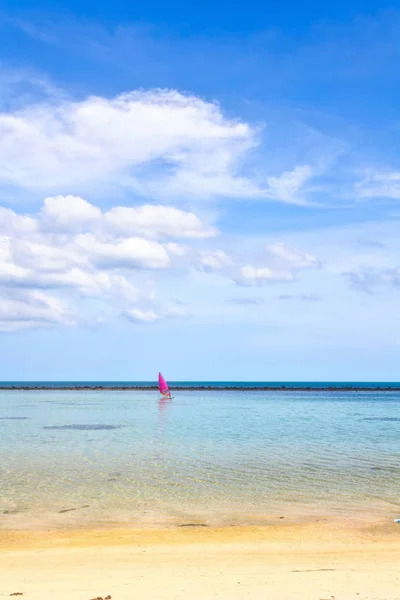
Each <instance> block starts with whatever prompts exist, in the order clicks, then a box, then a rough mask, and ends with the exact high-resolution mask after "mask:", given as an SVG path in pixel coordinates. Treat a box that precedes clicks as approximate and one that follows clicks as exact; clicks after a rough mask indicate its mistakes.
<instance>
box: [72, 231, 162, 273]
mask: <svg viewBox="0 0 400 600" xmlns="http://www.w3.org/2000/svg"><path fill="white" fill-rule="evenodd" d="M73 243H74V244H75V245H76V246H77V247H78V248H79V249H81V250H82V251H83V253H84V255H86V256H87V257H88V258H89V260H90V261H91V263H92V264H93V265H94V266H96V267H102V268H118V267H122V268H127V269H141V268H142V269H166V268H167V267H169V266H170V264H171V261H170V258H169V256H168V253H167V251H166V250H165V248H164V247H163V246H162V245H161V244H159V243H158V242H154V241H150V240H146V239H143V238H133V237H131V238H125V239H123V240H118V239H117V240H115V239H112V240H110V241H102V240H99V239H98V238H96V237H95V236H94V235H93V234H91V233H85V234H81V235H78V236H77V237H76V238H75V239H74V240H73Z"/></svg>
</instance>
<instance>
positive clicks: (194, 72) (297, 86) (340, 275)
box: [0, 0, 400, 381]
mask: <svg viewBox="0 0 400 600" xmlns="http://www.w3.org/2000/svg"><path fill="white" fill-rule="evenodd" d="M0 39H1V44H0V380H3V381H22V380H34V381H40V380H42V381H43V380H50V381H51V380H75V381H77V380H86V381H87V380H102V381H116V380H123V381H133V380H153V379H155V378H156V375H157V373H158V371H159V370H161V371H162V372H163V373H164V375H165V376H166V378H167V379H170V380H195V381H199V380H211V381H212V380H214V381H216V380H219V381H225V380H236V381H248V380H249V381H251V380H257V381H398V380H399V379H400V377H399V374H398V373H399V372H398V364H399V362H400V345H399V340H400V316H399V310H398V304H399V299H400V236H399V222H400V206H399V203H400V158H399V152H398V149H399V147H400V113H399V106H400V70H399V67H398V65H399V64H400V60H399V59H400V5H399V4H398V3H395V4H390V5H389V4H388V5H385V4H383V3H382V2H379V3H378V2H376V1H371V2H368V1H365V0H364V1H363V2H360V1H359V0H356V1H355V2H352V3H348V2H344V1H342V0H340V1H335V2H333V1H331V0H329V1H328V2H326V3H321V2H316V1H308V2H302V3H298V2H284V3H266V2H263V3H262V2H256V1H253V0H250V1H249V2H240V3H239V2H233V3H232V2H229V3H228V2H225V1H222V0H219V1H218V0H217V1H216V2H213V3H211V2H209V1H202V2H192V3H188V2H183V0H172V1H170V2H168V3H165V2H158V1H154V0H151V1H149V2H146V3H132V2H121V1H119V0H116V1H114V2H111V1H110V0H103V1H100V2H94V1H93V2H91V1H86V2H81V1H80V2H78V1H77V0H76V1H73V0H60V1H58V2H54V1H51V2H50V1H47V2H45V1H40V0H39V1H38V2H35V3H33V2H31V1H28V0H25V1H18V2H15V1H13V2H11V1H10V0H5V1H3V2H2V3H1V4H0Z"/></svg>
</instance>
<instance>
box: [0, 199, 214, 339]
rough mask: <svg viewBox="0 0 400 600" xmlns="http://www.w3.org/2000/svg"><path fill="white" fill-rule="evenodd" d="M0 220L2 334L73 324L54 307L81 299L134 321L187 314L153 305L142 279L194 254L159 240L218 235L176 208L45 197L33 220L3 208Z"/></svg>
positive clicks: (150, 290)
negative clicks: (23, 328) (105, 206)
mask: <svg viewBox="0 0 400 600" xmlns="http://www.w3.org/2000/svg"><path fill="white" fill-rule="evenodd" d="M124 211H127V213H126V214H123V213H124ZM110 216H111V218H110ZM165 216H166V217H167V219H166V221H165V222H164V227H162V222H163V218H164V217H165ZM0 217H2V218H1V220H0V304H1V306H2V311H3V312H2V322H3V326H2V329H5V326H4V323H5V322H6V321H8V325H7V329H12V328H20V327H21V323H23V324H24V326H26V327H28V326H41V325H43V324H46V325H47V324H53V325H57V324H63V323H64V324H72V323H74V322H75V321H74V320H73V319H71V318H70V315H69V313H68V312H66V311H64V312H63V311H61V309H57V307H61V306H64V305H65V306H67V305H68V302H75V301H77V303H78V304H79V303H80V302H81V301H83V300H84V299H85V298H86V299H88V300H90V299H92V301H94V300H95V299H96V302H97V303H100V304H102V305H106V308H105V310H106V312H107V311H108V312H110V311H111V313H114V314H115V315H117V314H119V313H120V312H124V311H125V314H126V316H127V318H129V319H130V320H131V321H135V322H151V321H153V320H158V319H161V318H167V317H173V316H174V317H178V316H184V315H183V311H182V309H177V308H176V307H175V306H172V307H168V306H166V307H161V308H157V306H156V293H155V288H154V284H153V283H152V282H149V281H144V280H143V277H139V275H140V273H145V272H154V271H158V270H166V269H168V268H170V267H171V266H172V264H173V261H174V260H177V259H178V258H184V257H185V256H186V255H187V266H188V264H189V262H190V261H191V260H194V257H195V256H197V254H196V253H198V252H199V251H196V250H194V249H191V248H189V247H187V246H184V245H182V244H179V243H177V242H174V241H158V239H156V238H158V237H160V238H165V237H167V238H168V237H170V238H171V237H172V238H174V237H185V238H187V239H189V238H191V237H194V238H196V239H199V238H206V237H208V236H209V235H214V234H215V233H216V230H215V228H206V227H205V226H203V224H202V222H201V221H200V220H199V219H198V217H197V216H196V215H194V214H193V213H187V212H184V211H181V210H178V209H173V208H169V207H164V206H147V205H145V206H139V207H136V208H132V209H130V208H125V207H113V208H111V209H110V210H109V211H106V212H103V211H101V210H100V209H99V208H97V207H96V206H94V205H93V204H91V203H89V202H87V201H86V200H85V199H83V198H81V197H77V196H56V197H48V198H46V199H45V201H44V204H43V206H42V208H41V209H40V210H39V212H38V213H37V214H36V215H20V214H17V213H16V212H14V211H12V210H10V209H4V208H0ZM133 233H135V234H136V235H133ZM199 256H202V255H201V254H199ZM50 290H52V291H53V292H56V293H57V294H58V298H54V297H53V296H50V295H48V292H49V291H50ZM46 298H47V299H48V301H47V300H46ZM56 301H57V302H58V304H56V303H55V302H56ZM46 302H47V304H46ZM30 306H31V308H29V307H30ZM81 308H82V307H81ZM56 309H57V310H56ZM100 312H101V311H100ZM24 315H25V317H26V318H25V317H24ZM35 315H37V318H36V317H35Z"/></svg>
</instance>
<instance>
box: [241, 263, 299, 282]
mask: <svg viewBox="0 0 400 600" xmlns="http://www.w3.org/2000/svg"><path fill="white" fill-rule="evenodd" d="M293 279H294V275H293V273H291V272H290V271H276V270H274V269H271V268H269V267H255V266H253V265H245V266H244V267H241V269H240V270H239V274H238V275H237V276H236V277H235V281H236V283H238V284H239V285H245V286H252V285H263V284H265V283H276V282H279V281H293Z"/></svg>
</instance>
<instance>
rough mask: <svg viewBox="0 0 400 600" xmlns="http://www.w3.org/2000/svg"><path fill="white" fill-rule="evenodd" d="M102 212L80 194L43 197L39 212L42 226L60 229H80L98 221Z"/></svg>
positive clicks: (68, 230)
mask: <svg viewBox="0 0 400 600" xmlns="http://www.w3.org/2000/svg"><path fill="white" fill-rule="evenodd" d="M101 218H102V212H101V210H100V209H99V208H97V207H96V206H93V205H92V204H90V202H88V201H87V200H84V199H83V198H80V196H71V195H67V196H55V197H49V198H45V199H44V203H43V208H42V210H41V212H40V221H41V226H42V228H45V229H46V228H49V229H50V230H60V231H67V232H70V231H76V230H78V231H80V230H81V229H83V228H85V227H86V226H87V225H90V224H92V223H95V222H96V221H100V219H101Z"/></svg>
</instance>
